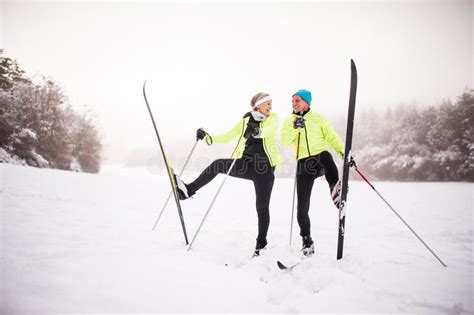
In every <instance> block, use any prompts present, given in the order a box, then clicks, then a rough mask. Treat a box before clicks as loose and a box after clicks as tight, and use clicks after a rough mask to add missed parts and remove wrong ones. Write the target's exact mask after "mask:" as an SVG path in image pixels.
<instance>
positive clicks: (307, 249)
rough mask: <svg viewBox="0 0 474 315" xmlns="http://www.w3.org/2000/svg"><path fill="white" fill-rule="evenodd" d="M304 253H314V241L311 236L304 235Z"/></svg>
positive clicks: (308, 254)
mask: <svg viewBox="0 0 474 315" xmlns="http://www.w3.org/2000/svg"><path fill="white" fill-rule="evenodd" d="M301 251H302V252H303V255H305V256H306V257H309V256H311V255H313V254H314V242H313V239H312V238H311V236H309V235H308V236H303V248H302V249H301Z"/></svg>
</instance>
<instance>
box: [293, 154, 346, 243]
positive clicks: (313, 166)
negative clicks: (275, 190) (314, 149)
mask: <svg viewBox="0 0 474 315" xmlns="http://www.w3.org/2000/svg"><path fill="white" fill-rule="evenodd" d="M323 174H325V176H326V180H327V182H328V184H329V187H330V188H331V189H332V187H334V185H335V184H336V183H337V181H338V180H339V173H338V171H337V166H336V164H335V163H334V160H333V159H332V156H331V154H330V153H329V152H327V151H323V152H321V153H320V154H318V155H314V156H310V157H307V158H305V159H301V160H298V167H297V175H296V190H297V194H298V215H297V217H298V224H299V226H300V235H301V236H308V235H311V222H310V220H309V215H308V212H309V204H310V200H311V192H312V189H313V184H314V180H315V179H316V178H318V177H319V176H321V175H323Z"/></svg>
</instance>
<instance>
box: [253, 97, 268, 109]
mask: <svg viewBox="0 0 474 315" xmlns="http://www.w3.org/2000/svg"><path fill="white" fill-rule="evenodd" d="M271 100H272V98H271V97H270V95H268V96H265V97H264V98H262V99H260V100H258V101H256V102H255V105H254V107H253V108H255V107H257V106H258V105H260V104H263V103H265V102H268V101H271Z"/></svg>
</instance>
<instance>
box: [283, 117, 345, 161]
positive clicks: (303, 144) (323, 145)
mask: <svg viewBox="0 0 474 315" xmlns="http://www.w3.org/2000/svg"><path fill="white" fill-rule="evenodd" d="M296 117H298V115H296V114H294V113H293V114H292V115H291V116H290V117H289V118H288V119H286V120H285V122H284V124H283V129H282V132H281V144H282V145H283V146H285V147H286V146H290V145H293V152H294V154H295V156H296V152H297V148H296V147H297V142H298V141H297V139H298V130H297V129H295V128H293V121H294V120H295V119H296ZM303 117H304V119H305V127H304V128H303V129H302V130H301V136H300V148H299V154H298V159H299V160H300V159H304V158H307V157H309V156H314V155H317V154H319V153H321V152H323V151H329V150H328V144H329V145H330V146H331V147H333V149H334V150H335V151H336V153H337V155H338V156H339V157H340V158H341V159H344V143H343V142H342V140H341V138H340V137H339V135H338V134H337V133H336V132H335V131H334V129H333V127H332V125H331V123H330V122H329V121H328V120H326V119H325V118H324V117H323V116H321V115H320V114H317V113H315V112H313V111H311V110H309V111H308V112H307V113H306V114H305V115H304V116H303Z"/></svg>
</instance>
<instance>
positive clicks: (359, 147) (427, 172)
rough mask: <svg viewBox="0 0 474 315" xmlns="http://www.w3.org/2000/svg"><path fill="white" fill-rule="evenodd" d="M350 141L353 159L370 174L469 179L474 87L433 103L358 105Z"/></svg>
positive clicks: (473, 160)
mask: <svg viewBox="0 0 474 315" xmlns="http://www.w3.org/2000/svg"><path fill="white" fill-rule="evenodd" d="M338 127H339V128H337V129H339V130H345V127H342V128H340V127H341V126H340V124H338ZM340 135H341V137H344V136H345V134H344V133H340ZM353 141H354V142H353V148H354V150H353V155H354V156H355V157H356V162H357V164H358V165H359V166H360V168H361V170H362V169H363V170H364V172H366V173H367V174H369V175H370V176H372V177H373V178H376V179H379V180H399V181H468V182H472V181H474V90H473V89H469V88H466V89H465V91H464V92H463V93H462V94H461V95H460V96H458V97H457V100H456V102H454V103H453V102H452V101H450V100H445V101H443V102H442V104H440V105H438V106H427V107H424V108H420V107H419V106H416V105H404V104H401V105H399V106H397V107H396V108H395V109H391V108H389V109H387V110H386V111H385V113H380V112H378V111H376V110H374V109H370V110H362V111H361V112H360V113H358V114H357V115H356V117H355V127H354V138H353Z"/></svg>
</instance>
